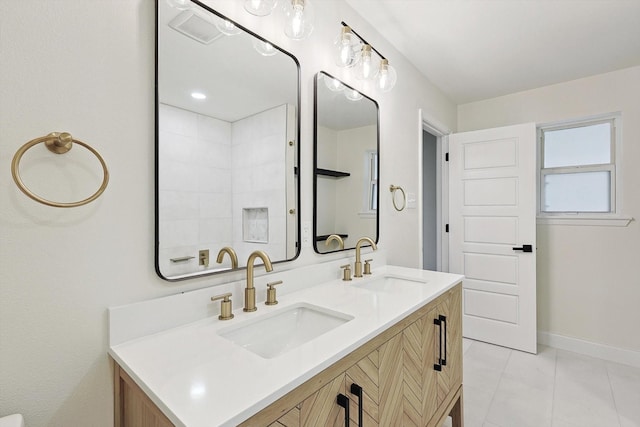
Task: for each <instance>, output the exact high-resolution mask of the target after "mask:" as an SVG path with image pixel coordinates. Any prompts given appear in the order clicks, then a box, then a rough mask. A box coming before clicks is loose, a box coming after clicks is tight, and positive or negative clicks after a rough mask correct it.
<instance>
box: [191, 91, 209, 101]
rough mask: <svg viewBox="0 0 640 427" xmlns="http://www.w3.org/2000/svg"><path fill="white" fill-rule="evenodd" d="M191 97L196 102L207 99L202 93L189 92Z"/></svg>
mask: <svg viewBox="0 0 640 427" xmlns="http://www.w3.org/2000/svg"><path fill="white" fill-rule="evenodd" d="M191 97H192V98H193V99H197V100H202V99H207V95H205V94H204V93H202V92H191Z"/></svg>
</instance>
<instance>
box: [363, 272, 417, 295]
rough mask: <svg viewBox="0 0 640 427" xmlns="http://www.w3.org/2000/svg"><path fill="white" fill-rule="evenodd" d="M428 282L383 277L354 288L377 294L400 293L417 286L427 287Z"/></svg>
mask: <svg viewBox="0 0 640 427" xmlns="http://www.w3.org/2000/svg"><path fill="white" fill-rule="evenodd" d="M426 284H427V281H425V280H418V279H409V278H406V277H399V276H383V277H379V278H377V279H373V280H371V281H366V282H360V283H354V284H353V285H352V286H354V287H356V288H361V289H369V290H371V291H377V292H398V291H402V290H405V289H407V287H408V288H415V287H416V286H425V285H426Z"/></svg>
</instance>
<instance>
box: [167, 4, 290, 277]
mask: <svg viewBox="0 0 640 427" xmlns="http://www.w3.org/2000/svg"><path fill="white" fill-rule="evenodd" d="M179 3H180V4H179ZM181 3H182V2H168V1H165V0H159V1H158V0H157V1H156V10H157V20H156V22H157V26H156V141H155V142H156V242H155V254H156V271H157V273H158V275H159V276H160V277H162V278H163V279H166V280H183V279H187V278H192V277H198V276H202V275H209V274H216V273H221V272H225V271H229V270H230V269H232V268H243V267H245V264H246V260H247V258H248V256H249V254H250V253H251V252H253V251H254V250H257V249H260V250H263V251H265V252H266V253H267V254H268V255H269V257H270V258H271V260H272V262H282V261H289V260H292V259H294V258H296V257H297V256H298V254H299V250H300V245H299V228H300V223H299V221H300V220H299V217H298V212H299V210H300V209H299V203H300V195H299V182H298V181H299V173H298V164H299V151H298V147H299V144H298V141H299V134H300V117H299V105H300V67H299V63H298V61H297V60H296V58H295V57H294V56H293V55H291V54H290V53H288V52H285V51H284V50H282V49H280V48H279V47H277V46H275V45H273V44H271V43H269V42H268V41H267V40H265V39H263V38H262V37H260V36H258V35H256V34H254V33H252V32H251V31H249V30H247V29H245V28H243V27H241V26H240V25H237V24H236V23H234V22H233V21H231V20H229V19H228V18H226V17H225V16H223V15H221V14H220V13H218V12H216V11H215V10H213V9H211V8H209V7H208V6H206V5H204V4H203V3H201V2H198V1H195V0H193V1H189V2H187V3H186V4H184V5H183V4H181ZM227 247H229V248H232V249H233V252H235V254H236V255H237V259H238V266H237V267H235V266H234V265H232V262H231V257H230V256H228V255H224V256H223V259H222V262H221V263H217V262H216V258H217V255H218V253H219V251H220V250H221V249H223V248H227Z"/></svg>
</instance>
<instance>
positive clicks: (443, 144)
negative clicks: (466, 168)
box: [418, 108, 451, 272]
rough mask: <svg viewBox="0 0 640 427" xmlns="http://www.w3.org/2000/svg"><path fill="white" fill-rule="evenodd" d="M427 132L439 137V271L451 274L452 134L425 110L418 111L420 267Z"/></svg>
mask: <svg viewBox="0 0 640 427" xmlns="http://www.w3.org/2000/svg"><path fill="white" fill-rule="evenodd" d="M423 131H426V132H428V133H430V134H432V135H434V136H435V137H436V144H437V147H436V157H437V158H438V159H439V161H438V163H437V164H436V192H437V193H436V203H437V206H438V207H437V209H436V212H437V218H436V227H437V228H438V230H439V232H438V233H436V236H437V242H436V247H437V254H436V268H437V270H438V271H444V272H448V271H449V235H448V234H447V233H446V231H445V224H447V223H448V222H449V163H447V161H446V160H445V157H446V154H447V153H448V151H449V134H451V130H450V129H449V128H448V127H447V126H446V125H445V124H444V123H442V122H440V121H439V120H438V119H436V118H435V117H433V116H431V115H430V114H428V113H426V112H425V111H424V110H423V109H422V108H419V109H418V200H420V203H418V218H419V221H418V245H419V246H420V268H421V269H422V268H424V262H423V261H424V239H423V231H424V230H423V226H422V222H423V216H424V212H423V203H424V200H423V196H422V191H423V188H422V177H423V172H424V171H423V165H422V154H423V149H422V147H423V144H424V140H423V134H422V132H423Z"/></svg>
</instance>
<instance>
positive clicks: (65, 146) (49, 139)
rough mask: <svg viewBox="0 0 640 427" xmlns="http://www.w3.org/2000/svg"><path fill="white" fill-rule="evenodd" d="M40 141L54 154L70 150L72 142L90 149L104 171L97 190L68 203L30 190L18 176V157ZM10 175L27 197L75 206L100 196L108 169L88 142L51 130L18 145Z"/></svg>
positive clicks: (64, 205)
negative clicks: (45, 134)
mask: <svg viewBox="0 0 640 427" xmlns="http://www.w3.org/2000/svg"><path fill="white" fill-rule="evenodd" d="M41 142H44V145H45V146H46V147H47V148H48V149H49V151H51V152H52V153H56V154H64V153H66V152H67V151H69V150H71V147H72V146H73V143H74V142H75V143H76V144H79V145H82V146H83V147H84V148H86V149H87V150H89V151H91V152H92V153H93V154H94V155H95V156H96V157H97V158H98V160H99V161H100V164H101V165H102V170H103V171H104V179H103V181H102V185H101V186H100V188H99V189H98V191H96V192H95V193H94V194H93V195H92V196H89V197H87V198H86V199H84V200H80V201H78V202H70V203H61V202H52V201H50V200H47V199H43V198H42V197H40V196H38V195H36V194H35V193H33V192H31V191H30V190H29V189H28V188H27V187H26V186H25V185H24V182H22V178H20V171H19V165H20V159H22V155H23V154H24V153H25V152H26V151H27V150H28V149H29V148H31V147H33V146H34V145H37V144H40V143H41ZM11 175H12V176H13V180H14V181H15V182H16V185H17V186H18V188H19V189H20V191H22V192H23V193H24V194H26V195H27V196H28V197H30V198H31V199H33V200H35V201H36V202H39V203H42V204H43V205H47V206H53V207H55V208H75V207H77V206H82V205H86V204H87V203H89V202H92V201H94V200H95V199H97V198H98V197H100V195H101V194H102V193H103V192H104V190H105V189H106V188H107V184H108V183H109V170H108V169H107V164H106V163H105V162H104V159H103V158H102V156H101V155H100V153H98V152H97V151H96V150H94V149H93V148H92V147H91V146H89V145H88V144H86V143H84V142H82V141H78V140H77V139H73V137H72V136H71V134H69V133H67V132H62V133H58V132H52V133H50V134H49V135H47V136H43V137H40V138H36V139H32V140H31V141H29V142H27V143H26V144H24V145H23V146H22V147H20V149H19V150H18V151H16V154H15V155H14V156H13V161H12V162H11Z"/></svg>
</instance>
